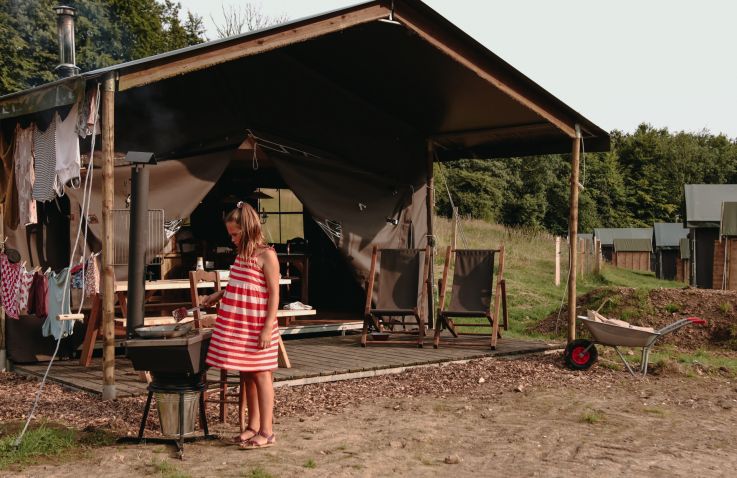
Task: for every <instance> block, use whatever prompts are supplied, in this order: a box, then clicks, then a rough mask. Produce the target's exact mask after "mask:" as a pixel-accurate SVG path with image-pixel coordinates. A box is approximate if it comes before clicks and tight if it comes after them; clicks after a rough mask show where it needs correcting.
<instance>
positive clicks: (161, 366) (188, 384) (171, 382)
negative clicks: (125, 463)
mask: <svg viewBox="0 0 737 478" xmlns="http://www.w3.org/2000/svg"><path fill="white" fill-rule="evenodd" d="M211 335H212V331H211V330H203V329H197V330H194V331H192V332H190V333H188V334H187V335H185V336H182V337H175V338H148V339H143V338H135V339H129V340H127V341H125V342H124V344H123V345H124V346H125V347H126V355H127V356H128V358H129V359H130V360H131V362H133V369H134V370H138V371H147V372H150V373H151V383H150V384H149V385H148V398H147V399H146V406H145V408H144V410H143V418H142V419H141V428H140V429H139V432H138V438H137V439H136V438H122V439H121V441H123V442H131V441H133V442H137V443H146V442H151V443H162V442H163V443H171V442H174V443H175V444H176V446H177V455H178V457H179V458H184V442H185V441H194V440H197V439H212V438H214V436H213V435H210V434H209V432H208V428H207V416H206V415H205V394H204V392H205V388H206V382H205V375H206V373H207V366H206V365H205V356H206V355H207V348H208V346H209V345H210V336H211ZM154 395H155V396H156V404H157V406H158V410H159V421H160V422H161V432H162V434H163V435H164V436H165V437H167V436H168V437H169V438H144V437H143V433H144V429H145V427H146V419H147V418H148V413H149V410H150V408H151V400H152V398H153V397H154ZM198 404H199V407H197V405H198ZM197 408H199V419H200V427H201V428H202V430H203V432H204V435H202V436H194V435H195V431H194V422H195V410H196V409H197Z"/></svg>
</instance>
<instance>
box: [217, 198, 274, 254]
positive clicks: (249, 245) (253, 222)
mask: <svg viewBox="0 0 737 478" xmlns="http://www.w3.org/2000/svg"><path fill="white" fill-rule="evenodd" d="M225 222H226V224H227V223H229V222H232V223H233V224H235V225H237V226H238V227H240V228H241V232H242V234H241V240H240V242H239V243H238V255H239V256H241V257H244V258H249V257H253V255H254V253H255V252H256V250H257V249H258V248H259V247H263V246H265V245H266V239H265V238H264V235H263V233H262V232H261V218H260V217H259V216H258V213H257V212H256V210H255V209H254V208H253V206H251V205H250V204H248V203H243V202H239V203H238V207H236V208H235V209H233V210H232V211H230V212H229V213H228V215H227V216H226V217H225Z"/></svg>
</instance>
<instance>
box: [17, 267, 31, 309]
mask: <svg viewBox="0 0 737 478" xmlns="http://www.w3.org/2000/svg"><path fill="white" fill-rule="evenodd" d="M32 283H33V272H29V271H27V270H26V268H25V267H21V268H20V278H19V280H18V310H19V311H20V313H21V314H25V313H27V311H28V293H29V291H30V290H31V284H32Z"/></svg>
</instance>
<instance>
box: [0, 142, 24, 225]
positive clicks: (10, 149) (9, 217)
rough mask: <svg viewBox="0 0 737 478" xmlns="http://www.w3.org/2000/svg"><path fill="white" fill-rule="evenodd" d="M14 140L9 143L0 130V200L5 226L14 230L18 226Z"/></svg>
mask: <svg viewBox="0 0 737 478" xmlns="http://www.w3.org/2000/svg"><path fill="white" fill-rule="evenodd" d="M14 151H15V141H10V142H9V144H8V143H6V141H5V135H3V134H2V133H1V132H0V202H2V203H3V204H4V205H5V208H4V216H5V218H4V219H5V227H7V228H8V229H12V230H15V229H16V228H17V227H18V222H19V217H18V189H17V188H16V187H15V168H13V155H14Z"/></svg>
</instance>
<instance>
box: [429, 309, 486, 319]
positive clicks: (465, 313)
mask: <svg viewBox="0 0 737 478" xmlns="http://www.w3.org/2000/svg"><path fill="white" fill-rule="evenodd" d="M440 313H441V314H442V315H444V316H446V317H483V318H486V316H487V315H489V314H490V312H489V311H488V310H478V311H477V310H444V311H442V312H440Z"/></svg>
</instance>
